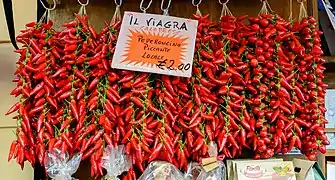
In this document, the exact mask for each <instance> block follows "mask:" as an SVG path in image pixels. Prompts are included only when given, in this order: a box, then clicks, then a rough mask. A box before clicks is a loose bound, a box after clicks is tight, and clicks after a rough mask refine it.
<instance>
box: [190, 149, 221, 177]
mask: <svg viewBox="0 0 335 180" xmlns="http://www.w3.org/2000/svg"><path fill="white" fill-rule="evenodd" d="M208 154H209V156H210V157H216V156H217V155H218V153H217V145H216V143H215V142H210V144H209V147H208ZM218 163H219V166H218V167H217V168H215V169H213V170H211V171H209V172H206V171H205V169H204V168H203V167H202V166H201V165H199V164H198V163H194V162H193V163H190V165H189V167H190V169H189V171H188V172H187V173H186V175H185V176H186V177H187V179H190V180H226V172H227V170H226V166H225V164H224V163H223V162H222V161H218Z"/></svg>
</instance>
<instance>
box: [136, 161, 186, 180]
mask: <svg viewBox="0 0 335 180" xmlns="http://www.w3.org/2000/svg"><path fill="white" fill-rule="evenodd" d="M157 179H159V180H185V178H184V174H183V173H182V172H181V171H180V170H179V169H177V168H176V167H175V166H174V165H172V164H170V163H168V162H164V161H153V162H151V163H150V164H149V166H148V167H147V168H146V169H145V171H144V172H143V174H142V175H141V177H140V178H139V179H138V180H157Z"/></svg>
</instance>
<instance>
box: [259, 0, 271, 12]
mask: <svg viewBox="0 0 335 180" xmlns="http://www.w3.org/2000/svg"><path fill="white" fill-rule="evenodd" d="M261 2H262V3H263V5H262V9H261V11H260V12H259V13H258V15H260V14H269V13H271V12H272V9H271V7H270V4H269V2H268V0H261Z"/></svg>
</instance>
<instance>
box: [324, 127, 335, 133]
mask: <svg viewBox="0 0 335 180" xmlns="http://www.w3.org/2000/svg"><path fill="white" fill-rule="evenodd" d="M326 132H335V128H326Z"/></svg>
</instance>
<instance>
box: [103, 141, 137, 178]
mask: <svg viewBox="0 0 335 180" xmlns="http://www.w3.org/2000/svg"><path fill="white" fill-rule="evenodd" d="M102 167H103V168H105V169H106V170H107V175H106V176H105V179H107V180H117V179H118V176H119V175H121V174H122V173H123V172H126V171H128V170H129V168H130V167H131V159H130V158H129V157H128V156H127V155H126V154H125V150H124V146H123V145H120V146H117V147H116V148H114V146H112V145H110V146H107V147H106V150H105V153H104V156H103V157H102Z"/></svg>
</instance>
